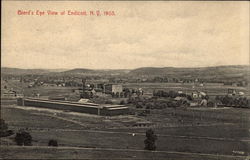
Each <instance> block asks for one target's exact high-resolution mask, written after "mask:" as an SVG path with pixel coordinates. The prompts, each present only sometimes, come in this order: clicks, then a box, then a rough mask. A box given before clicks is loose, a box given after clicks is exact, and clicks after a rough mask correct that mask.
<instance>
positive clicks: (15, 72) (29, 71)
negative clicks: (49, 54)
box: [1, 67, 50, 75]
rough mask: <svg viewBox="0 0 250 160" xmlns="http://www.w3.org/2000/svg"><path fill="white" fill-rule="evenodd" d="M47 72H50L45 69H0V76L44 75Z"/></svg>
mask: <svg viewBox="0 0 250 160" xmlns="http://www.w3.org/2000/svg"><path fill="white" fill-rule="evenodd" d="M49 72H50V71H49V70H46V69H20V68H9V67H1V74H13V75H21V74H45V73H49Z"/></svg>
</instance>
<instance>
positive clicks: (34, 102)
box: [17, 98, 129, 116]
mask: <svg viewBox="0 0 250 160" xmlns="http://www.w3.org/2000/svg"><path fill="white" fill-rule="evenodd" d="M17 105H19V106H31V107H41V108H50V109H59V110H67V111H72V112H81V113H89V114H96V115H104V116H113V115H122V114H128V113H129V108H128V107H126V106H124V105H106V104H103V105H102V104H95V103H77V102H70V101H59V100H47V99H37V98H18V99H17Z"/></svg>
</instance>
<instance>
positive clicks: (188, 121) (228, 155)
mask: <svg viewBox="0 0 250 160" xmlns="http://www.w3.org/2000/svg"><path fill="white" fill-rule="evenodd" d="M1 111H2V118H3V119H5V120H6V122H7V123H8V124H9V129H12V130H14V131H17V130H18V129H20V128H27V130H28V132H29V133H30V134H31V135H32V137H33V140H34V141H33V146H34V147H16V145H15V144H14V142H13V136H11V137H6V138H2V139H1V144H2V146H1V150H3V151H4V152H1V157H2V158H4V157H5V158H7V157H8V158H16V157H25V155H28V156H29V157H28V158H34V157H35V158H37V157H45V158H46V157H47V158H58V157H59V158H60V157H64V158H67V156H74V158H94V159H98V157H105V158H107V159H114V158H115V159H117V158H118V159H123V158H124V159H165V158H168V159H169V158H170V159H190V160H191V159H192V160H195V159H204V160H206V159H222V160H223V159H225V160H226V159H245V158H246V156H247V155H249V154H250V132H249V129H250V127H249V122H250V120H249V117H250V116H249V115H250V111H249V110H247V109H235V108H224V109H217V110H211V109H204V110H201V109H190V110H183V109H178V110H175V111H174V110H173V109H170V108H169V109H164V110H152V113H151V114H150V115H148V116H147V117H137V116H133V115H129V116H114V117H103V116H95V115H88V114H81V113H72V112H63V111H59V110H58V111H56V110H50V109H37V108H33V107H20V106H16V105H2V110H1ZM173 113H176V114H175V115H173ZM201 114H204V115H201ZM212 115H214V116H215V117H216V115H217V119H216V118H213V116H212ZM224 115H225V116H224ZM239 116H241V117H243V118H240V117H239ZM180 120H181V121H180ZM138 121H150V122H152V123H153V124H154V125H153V126H151V127H152V128H153V129H154V131H155V133H156V134H157V136H158V140H157V142H156V146H157V151H156V152H149V151H144V150H143V148H144V142H143V141H144V139H145V131H146V130H147V127H145V128H143V127H132V126H131V125H128V124H130V123H133V122H138ZM128 122H129V123H128ZM133 133H134V134H135V136H133V135H132V134H133ZM50 139H56V140H57V141H58V143H59V147H58V148H57V149H55V148H48V147H46V146H47V143H48V141H49V140H50ZM7 144H8V145H7ZM111 151H112V154H110V152H111ZM14 153H15V154H14ZM69 153H70V154H69ZM237 153H241V154H237ZM26 158H27V157H26ZM68 158H69V157H68ZM70 158H72V157H70Z"/></svg>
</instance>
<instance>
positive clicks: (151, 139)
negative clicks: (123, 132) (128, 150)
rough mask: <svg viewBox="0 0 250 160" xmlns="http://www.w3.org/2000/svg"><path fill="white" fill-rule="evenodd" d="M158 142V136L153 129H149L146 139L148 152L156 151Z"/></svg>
mask: <svg viewBox="0 0 250 160" xmlns="http://www.w3.org/2000/svg"><path fill="white" fill-rule="evenodd" d="M156 140H157V136H156V135H155V134H154V131H153V130H152V129H148V130H147V131H146V139H145V140H144V144H145V148H144V149H146V150H155V149H156V146H155V141H156Z"/></svg>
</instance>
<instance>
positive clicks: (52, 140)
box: [48, 139, 58, 147]
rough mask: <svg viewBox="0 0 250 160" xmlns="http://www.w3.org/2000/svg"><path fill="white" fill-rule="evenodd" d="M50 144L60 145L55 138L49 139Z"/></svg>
mask: <svg viewBox="0 0 250 160" xmlns="http://www.w3.org/2000/svg"><path fill="white" fill-rule="evenodd" d="M48 146H53V147H57V146H58V143H57V140H54V139H51V140H49V143H48Z"/></svg>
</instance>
